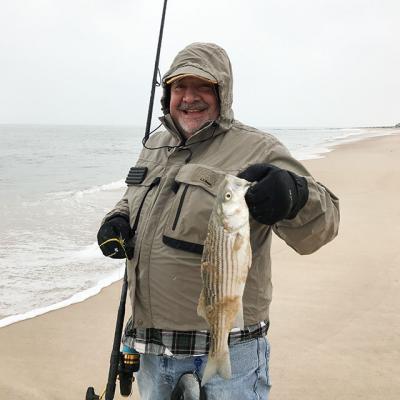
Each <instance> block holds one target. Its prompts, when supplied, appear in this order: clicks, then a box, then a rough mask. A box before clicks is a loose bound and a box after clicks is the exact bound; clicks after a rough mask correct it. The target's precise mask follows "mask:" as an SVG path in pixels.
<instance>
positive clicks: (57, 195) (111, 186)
mask: <svg viewBox="0 0 400 400" xmlns="http://www.w3.org/2000/svg"><path fill="white" fill-rule="evenodd" d="M125 186H126V185H125V182H124V180H123V179H121V180H119V181H115V182H110V183H106V184H104V185H98V186H92V187H90V188H88V189H83V190H68V191H60V192H50V193H47V196H48V197H50V198H53V199H63V198H71V197H73V198H76V199H79V198H82V197H83V196H85V195H90V194H93V193H98V192H107V191H112V190H119V189H123V188H124V187H125Z"/></svg>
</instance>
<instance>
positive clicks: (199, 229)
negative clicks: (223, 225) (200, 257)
mask: <svg viewBox="0 0 400 400" xmlns="http://www.w3.org/2000/svg"><path fill="white" fill-rule="evenodd" d="M224 177H225V173H224V172H222V171H216V170H215V169H210V168H208V167H206V166H203V165H200V164H187V165H185V166H183V167H182V168H181V169H180V170H179V172H178V174H177V175H176V177H175V188H174V189H175V191H176V195H175V196H174V198H173V201H172V202H171V207H170V209H169V211H168V216H167V220H166V224H165V228H164V234H163V242H164V244H166V245H167V246H170V247H173V248H176V249H179V250H184V251H189V252H192V253H197V254H202V252H203V244H204V241H205V239H206V236H207V227H208V221H209V219H210V215H211V212H212V209H213V207H214V204H215V200H216V195H217V191H218V187H219V185H220V183H221V182H222V180H223V179H224Z"/></svg>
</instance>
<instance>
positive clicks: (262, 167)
mask: <svg viewBox="0 0 400 400" xmlns="http://www.w3.org/2000/svg"><path fill="white" fill-rule="evenodd" d="M238 177H239V178H242V179H246V180H247V181H250V182H255V181H257V183H256V184H254V185H253V186H251V187H250V188H249V190H248V191H247V193H246V195H245V198H246V203H247V205H248V207H249V212H250V214H251V215H252V217H253V218H254V219H255V220H256V221H258V222H260V223H261V224H265V225H273V224H275V223H277V222H278V221H281V220H282V219H293V218H294V217H296V215H297V213H298V212H299V211H300V210H301V209H302V208H303V207H304V205H305V204H306V202H307V199H308V185H307V181H306V179H305V178H303V177H301V176H298V175H296V174H295V173H293V172H290V171H286V170H285V169H281V168H278V167H275V166H274V165H271V164H253V165H250V166H249V167H248V168H246V169H245V170H244V171H242V172H240V173H239V175H238Z"/></svg>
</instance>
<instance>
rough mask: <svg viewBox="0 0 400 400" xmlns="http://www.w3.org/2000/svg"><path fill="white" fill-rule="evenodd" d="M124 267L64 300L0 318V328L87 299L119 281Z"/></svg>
mask: <svg viewBox="0 0 400 400" xmlns="http://www.w3.org/2000/svg"><path fill="white" fill-rule="evenodd" d="M124 270H125V267H124V266H123V267H121V268H120V269H119V270H118V271H116V272H114V273H113V274H112V275H110V276H108V277H107V278H104V279H102V280H100V281H99V282H98V283H97V284H96V285H95V286H94V287H91V288H89V289H86V290H83V291H81V292H79V293H75V294H74V295H73V296H71V297H69V298H68V299H66V300H63V301H60V302H58V303H55V304H51V305H49V306H45V307H40V308H36V309H34V310H30V311H28V312H26V313H22V314H16V315H10V316H8V317H6V318H3V319H1V320H0V328H2V327H5V326H7V325H11V324H14V323H16V322H20V321H24V320H26V319H30V318H34V317H37V316H38V315H42V314H46V313H48V312H50V311H54V310H58V309H60V308H64V307H68V306H70V305H71V304H76V303H80V302H82V301H84V300H87V299H88V298H89V297H93V296H95V295H97V294H99V293H100V291H101V290H102V289H103V288H105V287H107V286H110V285H111V284H113V283H114V282H117V281H119V280H120V279H122V278H123V275H124Z"/></svg>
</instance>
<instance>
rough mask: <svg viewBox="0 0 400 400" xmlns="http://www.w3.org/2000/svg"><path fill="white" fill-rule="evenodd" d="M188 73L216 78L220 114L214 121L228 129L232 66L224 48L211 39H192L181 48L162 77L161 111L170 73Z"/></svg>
mask: <svg viewBox="0 0 400 400" xmlns="http://www.w3.org/2000/svg"><path fill="white" fill-rule="evenodd" d="M181 74H190V75H196V76H199V77H201V78H205V79H208V80H210V81H216V82H217V88H218V95H219V102H220V116H219V118H218V120H217V123H218V124H219V125H220V127H221V128H223V129H224V130H225V129H229V128H230V127H231V125H232V122H233V111H232V99H233V93H232V80H233V79H232V67H231V62H230V60H229V57H228V55H227V54H226V51H225V50H224V49H223V48H221V47H219V46H218V45H216V44H214V43H192V44H190V45H189V46H187V47H185V48H184V49H183V50H181V51H180V52H179V53H178V54H177V56H176V57H175V59H174V61H173V62H172V65H171V67H170V69H169V70H168V71H167V73H166V74H165V75H164V76H163V78H162V87H163V95H162V97H161V106H162V111H163V113H164V115H167V114H169V102H170V85H169V84H167V83H166V82H167V81H169V80H170V79H171V78H172V77H174V76H177V75H181Z"/></svg>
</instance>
